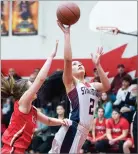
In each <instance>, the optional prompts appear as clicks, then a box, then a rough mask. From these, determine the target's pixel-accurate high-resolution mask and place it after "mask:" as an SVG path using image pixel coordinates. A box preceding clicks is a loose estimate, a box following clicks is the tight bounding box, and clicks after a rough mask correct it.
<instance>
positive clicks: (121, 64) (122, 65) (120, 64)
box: [117, 64, 125, 68]
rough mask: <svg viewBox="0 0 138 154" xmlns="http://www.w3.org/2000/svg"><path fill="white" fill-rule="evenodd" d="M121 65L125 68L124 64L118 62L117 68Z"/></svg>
mask: <svg viewBox="0 0 138 154" xmlns="http://www.w3.org/2000/svg"><path fill="white" fill-rule="evenodd" d="M120 67H122V68H125V66H124V65H123V64H118V65H117V68H120Z"/></svg>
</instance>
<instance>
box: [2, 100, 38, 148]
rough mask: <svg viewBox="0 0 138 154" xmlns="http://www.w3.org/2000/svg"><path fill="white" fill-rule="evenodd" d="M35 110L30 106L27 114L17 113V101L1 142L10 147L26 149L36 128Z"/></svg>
mask: <svg viewBox="0 0 138 154" xmlns="http://www.w3.org/2000/svg"><path fill="white" fill-rule="evenodd" d="M36 120H37V110H36V109H35V108H34V107H33V106H32V107H31V110H30V112H29V113H28V114H24V113H22V112H20V111H19V104H18V101H17V102H15V104H14V112H13V114H12V117H11V121H10V124H9V126H8V128H7V129H6V130H5V132H4V134H3V136H2V142H3V143H4V144H7V145H9V146H11V147H17V148H22V149H27V148H28V146H29V145H30V143H31V139H32V137H33V133H34V129H35V128H36Z"/></svg>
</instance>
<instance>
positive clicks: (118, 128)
mask: <svg viewBox="0 0 138 154" xmlns="http://www.w3.org/2000/svg"><path fill="white" fill-rule="evenodd" d="M107 128H108V129H111V133H112V138H117V137H118V136H120V135H121V134H122V131H123V130H127V129H128V130H129V123H128V121H127V120H126V119H125V118H122V117H121V118H120V120H119V122H118V123H117V124H115V122H114V120H113V119H112V118H111V119H109V120H108V123H107ZM124 139H126V138H124Z"/></svg>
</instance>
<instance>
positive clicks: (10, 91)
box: [1, 75, 29, 100]
mask: <svg viewBox="0 0 138 154" xmlns="http://www.w3.org/2000/svg"><path fill="white" fill-rule="evenodd" d="M28 88H29V85H28V80H23V79H20V80H17V81H15V79H14V78H13V77H12V76H10V77H9V79H8V80H7V79H5V77H4V76H3V75H2V76H1V97H2V99H6V98H9V97H10V96H12V97H13V98H14V99H15V100H18V99H20V98H21V96H22V95H23V94H24V92H25V91H26V90H28Z"/></svg>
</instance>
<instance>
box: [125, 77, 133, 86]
mask: <svg viewBox="0 0 138 154" xmlns="http://www.w3.org/2000/svg"><path fill="white" fill-rule="evenodd" d="M123 81H127V82H129V83H130V85H131V83H132V77H131V76H130V75H125V76H124V77H123Z"/></svg>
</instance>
